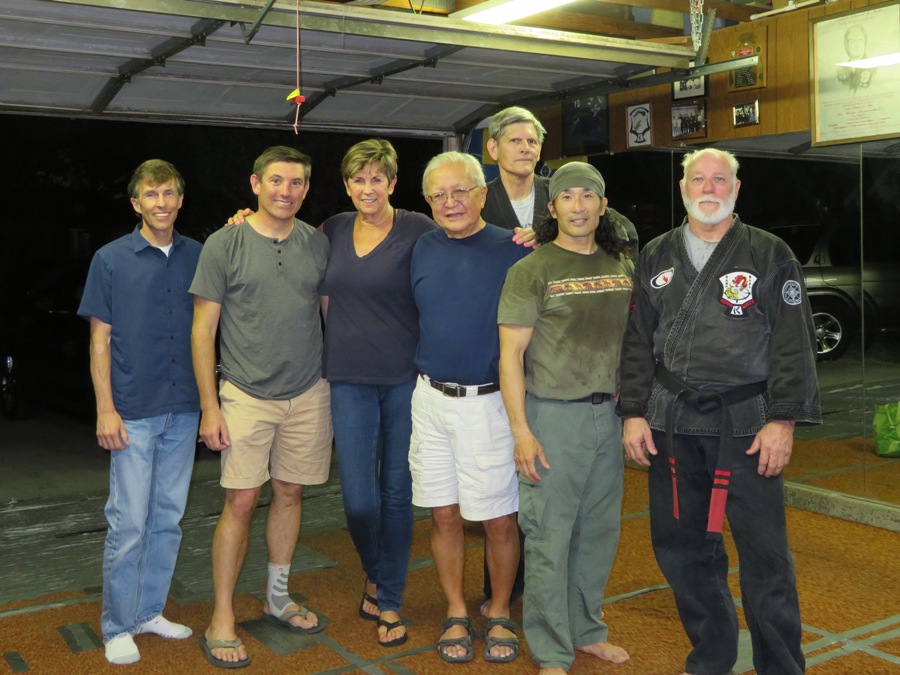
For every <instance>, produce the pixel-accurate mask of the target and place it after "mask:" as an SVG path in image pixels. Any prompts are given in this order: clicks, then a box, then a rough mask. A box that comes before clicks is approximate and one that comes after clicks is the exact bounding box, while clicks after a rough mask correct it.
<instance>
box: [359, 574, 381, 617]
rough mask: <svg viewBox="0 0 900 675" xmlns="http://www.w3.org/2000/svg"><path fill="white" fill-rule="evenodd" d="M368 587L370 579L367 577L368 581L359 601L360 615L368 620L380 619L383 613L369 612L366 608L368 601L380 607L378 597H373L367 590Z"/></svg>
mask: <svg viewBox="0 0 900 675" xmlns="http://www.w3.org/2000/svg"><path fill="white" fill-rule="evenodd" d="M368 587H369V579H368V578H366V583H365V585H364V586H363V594H362V598H361V599H360V601H359V616H360V618H362V619H365V620H366V621H378V619H380V618H381V615H380V614H379V613H378V612H375V613H374V614H373V613H371V612H367V611H366V610H365V607H366V603H367V602H368V603H370V604H372V605H375V606H376V607H378V598H373V597H372V596H371V595H369V593H368V591H366V589H367V588H368Z"/></svg>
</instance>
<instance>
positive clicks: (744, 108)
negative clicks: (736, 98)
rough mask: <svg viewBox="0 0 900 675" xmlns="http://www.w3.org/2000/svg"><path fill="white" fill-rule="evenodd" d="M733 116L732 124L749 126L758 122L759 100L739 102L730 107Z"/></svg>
mask: <svg viewBox="0 0 900 675" xmlns="http://www.w3.org/2000/svg"><path fill="white" fill-rule="evenodd" d="M731 112H732V115H733V116H734V126H736V127H749V126H750V125H752V124H759V101H758V100H757V101H753V103H741V105H736V106H734V107H733V108H732V109H731Z"/></svg>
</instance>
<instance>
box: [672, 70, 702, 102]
mask: <svg viewBox="0 0 900 675" xmlns="http://www.w3.org/2000/svg"><path fill="white" fill-rule="evenodd" d="M698 96H706V75H698V76H697V77H688V78H686V79H684V80H678V81H677V82H673V83H672V99H673V100H675V101H678V100H680V99H684V98H697V97H698Z"/></svg>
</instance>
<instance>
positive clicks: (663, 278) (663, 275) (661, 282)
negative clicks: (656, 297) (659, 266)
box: [650, 267, 675, 288]
mask: <svg viewBox="0 0 900 675" xmlns="http://www.w3.org/2000/svg"><path fill="white" fill-rule="evenodd" d="M673 276H675V268H674V267H670V268H669V269H667V270H665V271H663V272H660V273H659V274H657V275H656V276H655V277H653V278H652V279H651V280H650V285H651V286H653V288H662V287H663V286H668V285H669V282H670V281H672V277H673Z"/></svg>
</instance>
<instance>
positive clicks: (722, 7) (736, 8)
mask: <svg viewBox="0 0 900 675" xmlns="http://www.w3.org/2000/svg"><path fill="white" fill-rule="evenodd" d="M461 1H466V0H457V2H461ZM469 1H471V0H469ZM596 1H597V2H599V3H601V4H603V3H605V4H608V5H628V6H630V7H640V8H641V9H666V10H669V11H671V12H681V13H683V14H688V13H690V11H691V3H690V2H689V0H596ZM473 4H474V3H473ZM711 9H714V10H716V16H717V17H719V18H720V19H726V20H727V21H750V17H751V16H753V15H754V14H756V13H757V12H759V11H760V10H763V11H764V10H766V9H768V7H766V6H765V5H763V4H760V5H757V6H753V5H749V4H740V5H738V4H735V3H733V2H727V0H704V2H703V11H704V12H708V11H709V10H711Z"/></svg>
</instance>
